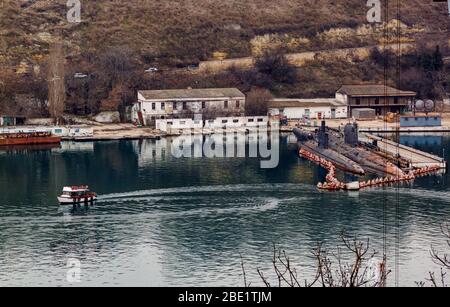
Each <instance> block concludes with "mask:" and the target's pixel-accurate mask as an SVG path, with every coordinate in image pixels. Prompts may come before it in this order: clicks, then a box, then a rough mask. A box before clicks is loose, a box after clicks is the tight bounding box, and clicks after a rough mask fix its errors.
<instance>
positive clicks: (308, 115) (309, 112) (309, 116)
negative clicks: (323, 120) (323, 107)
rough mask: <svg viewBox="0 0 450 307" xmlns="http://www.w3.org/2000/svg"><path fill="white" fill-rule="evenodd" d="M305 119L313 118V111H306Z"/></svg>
mask: <svg viewBox="0 0 450 307" xmlns="http://www.w3.org/2000/svg"><path fill="white" fill-rule="evenodd" d="M305 118H306V119H310V118H311V110H310V109H306V110H305Z"/></svg>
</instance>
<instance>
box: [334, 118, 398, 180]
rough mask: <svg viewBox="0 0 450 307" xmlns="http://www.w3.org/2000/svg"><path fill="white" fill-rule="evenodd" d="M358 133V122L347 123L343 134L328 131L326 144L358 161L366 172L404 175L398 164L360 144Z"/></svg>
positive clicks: (396, 175) (382, 174) (381, 174)
mask: <svg viewBox="0 0 450 307" xmlns="http://www.w3.org/2000/svg"><path fill="white" fill-rule="evenodd" d="M358 135H359V131H358V124H356V123H353V124H347V125H346V126H345V127H344V132H343V135H342V133H340V132H339V131H330V133H329V142H328V146H329V147H330V149H332V150H334V151H337V152H339V153H342V155H344V156H345V157H347V158H348V159H350V160H352V161H354V162H356V163H358V164H359V165H360V166H361V167H362V168H363V169H364V170H365V171H366V172H367V173H371V174H376V175H380V176H386V175H391V176H395V177H401V176H404V175H405V173H404V172H403V171H402V170H401V169H400V168H399V167H398V166H396V165H394V164H392V163H391V162H390V161H389V160H387V159H385V158H383V157H381V156H380V155H378V154H377V153H375V152H373V151H371V150H369V149H368V148H367V147H366V146H361V145H362V144H361V143H360V141H359V137H358Z"/></svg>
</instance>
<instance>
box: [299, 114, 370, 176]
mask: <svg viewBox="0 0 450 307" xmlns="http://www.w3.org/2000/svg"><path fill="white" fill-rule="evenodd" d="M293 132H294V135H295V136H296V137H297V145H298V147H299V149H303V150H306V151H307V152H310V153H312V154H315V155H317V156H319V157H320V158H323V159H325V160H327V161H330V162H331V163H333V164H334V165H335V166H336V167H337V168H339V169H341V170H343V171H345V172H349V173H353V174H355V175H360V176H363V175H365V171H364V169H363V168H362V167H361V166H360V165H359V164H358V163H355V162H354V161H352V160H351V159H349V158H347V157H346V156H344V155H342V154H341V153H339V152H337V151H335V150H333V149H330V148H329V146H328V145H329V133H328V132H327V129H326V127H325V122H322V126H321V127H320V129H319V131H318V133H317V137H315V135H314V134H313V133H310V132H308V131H305V130H302V129H299V128H295V129H294V131H293Z"/></svg>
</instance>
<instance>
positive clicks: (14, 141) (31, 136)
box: [0, 132, 61, 146]
mask: <svg viewBox="0 0 450 307" xmlns="http://www.w3.org/2000/svg"><path fill="white" fill-rule="evenodd" d="M59 143H61V138H60V137H58V136H55V135H53V134H51V133H49V132H27V133H3V134H0V146H15V145H37V144H59Z"/></svg>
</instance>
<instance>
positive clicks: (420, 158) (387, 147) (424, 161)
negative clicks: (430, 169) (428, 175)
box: [360, 133, 447, 169]
mask: <svg viewBox="0 0 450 307" xmlns="http://www.w3.org/2000/svg"><path fill="white" fill-rule="evenodd" d="M360 136H361V139H362V140H363V139H364V138H366V139H367V140H368V141H369V142H373V141H376V143H377V146H378V148H379V149H380V150H381V151H382V152H385V153H388V154H391V155H393V156H397V154H398V155H399V156H400V157H401V158H403V159H404V160H407V161H409V163H410V165H411V166H412V167H414V168H422V167H427V166H435V165H439V166H440V167H441V169H447V162H446V161H445V159H443V158H441V157H438V156H435V155H432V154H430V153H427V152H423V151H420V150H417V149H414V148H411V147H408V146H405V145H401V144H398V143H396V142H394V141H391V140H388V139H385V138H381V137H379V136H375V135H372V134H363V133H361V135H360Z"/></svg>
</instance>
